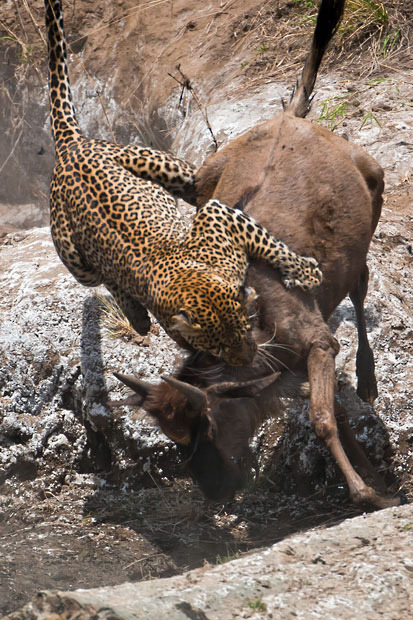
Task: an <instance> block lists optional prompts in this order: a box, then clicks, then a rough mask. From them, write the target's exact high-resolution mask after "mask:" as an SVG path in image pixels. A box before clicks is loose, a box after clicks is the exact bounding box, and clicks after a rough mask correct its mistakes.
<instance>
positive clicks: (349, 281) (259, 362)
mask: <svg viewBox="0 0 413 620" xmlns="http://www.w3.org/2000/svg"><path fill="white" fill-rule="evenodd" d="M343 9H344V0H322V2H321V5H320V9H319V14H318V18H317V25H316V29H315V32H314V37H313V42H312V46H311V50H310V53H309V55H308V57H307V60H306V62H305V65H304V69H303V72H302V75H301V77H300V79H299V81H298V84H297V87H296V89H295V93H294V95H293V97H292V99H291V101H290V103H289V104H288V105H287V106H286V108H285V110H284V112H283V113H281V114H278V115H277V116H276V117H275V118H273V119H272V120H270V121H267V122H265V123H262V124H260V125H258V126H256V127H253V128H252V129H251V130H249V131H248V132H247V133H246V134H244V135H242V136H241V137H240V138H238V139H236V140H234V141H232V142H231V143H230V144H228V145H227V146H226V147H224V148H223V149H222V150H220V151H218V152H217V153H215V154H214V155H212V156H210V157H209V158H208V159H207V160H206V161H205V163H204V164H203V165H202V166H201V167H200V169H199V170H198V171H197V173H196V192H197V200H198V203H199V204H203V203H204V202H205V201H206V200H208V199H210V198H211V197H216V198H218V199H219V200H220V201H222V202H224V203H226V204H228V205H232V206H237V207H238V208H242V209H243V210H244V211H245V212H246V213H247V214H249V215H251V216H253V217H254V218H255V219H256V220H258V221H259V222H260V223H262V224H263V225H264V226H266V227H267V228H268V229H269V230H270V231H271V232H272V233H273V234H274V235H275V236H277V237H278V238H280V239H283V240H284V241H285V242H286V243H288V244H289V245H290V247H292V248H293V249H294V250H295V251H296V252H299V253H301V254H303V255H306V256H314V257H316V259H317V260H318V261H319V263H320V265H321V269H322V271H323V275H324V281H323V283H322V285H321V287H320V288H319V290H318V291H317V293H316V294H315V295H314V296H310V295H306V294H305V293H303V292H300V291H298V290H286V289H285V288H283V286H282V284H281V282H280V279H279V277H278V275H277V274H276V273H275V272H273V271H272V270H271V269H269V268H268V267H266V266H265V265H263V264H257V263H253V264H252V265H251V267H250V269H249V274H248V283H249V284H250V285H253V286H254V288H255V290H256V291H257V293H258V299H257V302H256V305H257V307H256V313H257V315H256V318H255V327H254V336H255V338H256V341H257V342H258V343H260V344H261V347H259V351H258V354H257V355H256V357H255V359H254V361H253V363H252V364H250V365H249V366H248V367H244V368H231V367H229V366H224V365H222V364H220V365H217V362H216V360H215V361H214V360H213V359H211V358H210V357H208V356H206V355H197V356H192V357H190V358H189V359H188V360H187V361H186V362H185V363H184V366H183V368H182V369H181V370H180V371H179V373H177V375H176V377H174V378H167V377H165V381H164V382H163V383H160V384H158V385H157V386H151V385H145V384H143V383H141V382H139V381H138V380H137V379H134V378H133V377H125V376H123V375H118V377H119V378H120V379H121V380H122V381H123V382H124V383H126V384H127V385H129V386H130V387H131V388H132V389H134V390H135V392H137V394H138V395H139V397H135V398H136V400H135V402H140V403H141V405H142V406H143V407H144V408H145V409H146V410H147V411H148V412H149V413H151V414H152V415H153V416H154V417H155V418H156V420H157V422H158V423H159V425H160V427H161V428H162V430H163V431H164V432H165V433H166V434H167V435H168V436H169V437H171V438H172V439H173V440H174V441H176V442H177V443H178V444H180V445H184V446H186V447H187V455H188V463H189V468H190V470H191V473H192V475H193V477H194V478H195V479H196V480H197V481H198V483H199V484H200V487H201V488H202V490H203V491H204V492H205V493H206V495H207V496H209V497H211V498H213V499H225V498H227V497H230V496H231V495H233V494H234V492H235V491H236V490H238V489H239V488H240V487H241V486H242V484H243V481H244V475H243V474H244V472H243V457H244V456H245V454H246V452H247V450H248V442H249V440H250V439H251V437H252V436H253V434H254V431H255V430H256V428H257V426H258V424H260V423H261V422H262V421H263V420H264V419H265V418H267V417H268V416H271V415H274V413H275V412H276V411H278V408H277V400H278V398H279V396H280V395H282V394H283V393H284V392H285V391H287V392H288V393H289V394H290V395H291V394H294V392H295V391H296V392H297V391H298V390H299V389H300V388H299V382H298V379H294V377H293V376H292V375H290V374H289V373H290V370H292V371H294V372H295V373H299V372H307V374H308V380H309V388H310V411H309V417H310V420H311V422H312V424H313V427H314V429H315V432H316V433H317V435H318V437H319V438H320V439H321V440H322V441H324V443H325V445H326V446H327V447H328V449H329V450H330V452H331V454H332V456H333V457H334V459H335V461H336V462H337V464H338V466H339V468H340V469H341V471H342V473H343V474H344V477H345V479H346V481H347V484H348V487H349V490H350V495H351V498H352V500H353V502H354V503H356V504H359V505H362V506H370V507H373V508H382V507H385V506H389V505H395V504H398V503H399V500H398V499H397V498H390V497H383V496H381V495H380V494H379V493H378V492H376V491H375V490H374V489H373V488H372V487H370V486H368V485H367V484H366V483H365V482H364V481H363V479H362V478H361V477H360V475H359V474H358V473H356V471H355V470H354V468H353V466H352V464H351V463H350V460H349V456H350V457H351V458H352V459H354V460H355V461H356V462H357V464H358V465H359V466H360V467H361V469H363V470H366V469H368V461H367V459H366V457H365V456H364V454H363V452H362V450H361V448H360V447H359V445H358V444H357V442H356V440H355V437H354V434H353V433H352V431H351V429H350V426H349V424H348V422H347V418H346V415H345V411H344V410H343V408H342V407H340V406H339V405H338V404H337V403H335V397H334V391H335V357H336V355H337V352H338V350H339V345H338V343H337V341H336V339H335V338H334V337H333V336H332V334H331V332H330V329H329V327H328V325H327V322H326V321H327V319H328V317H329V316H330V315H331V313H332V312H333V310H334V309H335V308H336V307H337V306H338V304H339V303H340V302H341V301H342V300H343V299H344V297H346V295H349V296H350V299H351V301H352V303H353V305H354V309H355V313H356V319H357V330H358V340H359V345H358V351H357V362H356V371H357V378H358V386H357V393H358V395H359V396H360V397H361V398H362V399H363V400H364V401H367V402H373V401H374V399H375V398H376V396H377V387H376V379H375V373H374V359H373V353H372V351H371V348H370V346H369V343H368V340H367V334H366V323H365V317H364V307H363V304H364V299H365V296H366V293H367V286H368V277H369V272H368V268H367V265H366V255H367V252H368V248H369V243H370V240H371V237H372V235H373V233H374V230H375V228H376V226H377V223H378V220H379V217H380V210H381V205H382V192H383V187H384V184H383V171H382V169H381V167H380V166H379V165H378V164H377V162H376V161H374V160H373V159H372V158H371V157H370V156H369V155H368V154H367V153H366V152H365V151H364V150H363V149H362V148H360V147H359V146H357V145H354V144H351V143H349V142H347V141H346V140H344V139H342V138H340V137H339V136H337V135H335V134H333V133H331V132H330V131H328V130H327V129H325V128H323V127H321V126H319V125H316V124H314V123H311V122H309V121H307V120H304V118H303V117H304V116H305V114H306V112H307V110H308V108H309V101H310V94H311V91H312V89H313V86H314V82H315V79H316V75H317V71H318V67H319V64H320V62H321V58H322V56H323V54H324V51H325V49H326V47H327V44H328V42H329V41H330V39H331V37H332V36H333V34H334V32H335V30H336V28H337V25H338V23H339V20H340V18H341V16H342V13H343ZM287 369H288V370H287ZM335 410H336V414H338V415H337V419H336V416H335ZM337 422H338V423H339V425H340V427H341V429H342V431H343V432H342V437H343V441H344V444H345V446H346V451H345V450H344V448H343V444H342V443H341V441H340V437H339V434H338V428H337ZM371 469H372V468H371V467H370V471H371Z"/></svg>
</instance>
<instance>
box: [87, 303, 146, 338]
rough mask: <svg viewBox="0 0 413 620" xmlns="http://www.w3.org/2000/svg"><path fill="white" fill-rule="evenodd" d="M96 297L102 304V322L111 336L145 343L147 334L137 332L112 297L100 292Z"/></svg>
mask: <svg viewBox="0 0 413 620" xmlns="http://www.w3.org/2000/svg"><path fill="white" fill-rule="evenodd" d="M96 299H97V300H98V302H99V303H100V306H101V317H102V323H103V325H104V327H105V328H106V331H107V334H108V336H109V338H119V339H121V340H127V341H129V342H136V343H137V344H143V342H144V339H145V336H140V335H139V334H137V333H136V332H135V330H134V329H133V327H132V325H131V324H130V322H129V321H128V319H127V318H126V316H125V315H124V314H123V312H122V310H121V309H120V308H119V306H118V304H117V303H116V301H115V300H114V299H113V298H112V297H106V296H105V295H101V294H98V295H96Z"/></svg>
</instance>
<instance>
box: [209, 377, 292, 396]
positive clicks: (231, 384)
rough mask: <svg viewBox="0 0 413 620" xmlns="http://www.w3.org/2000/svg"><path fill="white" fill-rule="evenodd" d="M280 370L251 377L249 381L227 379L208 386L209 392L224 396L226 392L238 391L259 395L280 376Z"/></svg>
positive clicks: (239, 393)
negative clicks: (255, 377) (254, 377)
mask: <svg viewBox="0 0 413 620" xmlns="http://www.w3.org/2000/svg"><path fill="white" fill-rule="evenodd" d="M280 374H281V373H280V372H273V373H271V374H270V375H266V376H265V377H260V378H258V379H249V380H248V381H225V382H224V383H216V384H215V385H211V386H210V387H209V388H208V392H213V393H214V394H219V395H221V396H223V395H224V394H225V393H226V392H233V393H234V392H236V393H238V394H237V395H238V396H240V397H241V396H257V395H258V394H259V393H260V392H262V390H264V389H265V388H266V387H268V386H269V385H271V384H272V383H274V381H276V380H277V379H278V377H279V376H280Z"/></svg>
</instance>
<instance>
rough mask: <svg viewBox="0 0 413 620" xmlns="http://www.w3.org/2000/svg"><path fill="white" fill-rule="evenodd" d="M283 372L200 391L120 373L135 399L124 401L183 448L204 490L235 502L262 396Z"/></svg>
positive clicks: (218, 498)
mask: <svg viewBox="0 0 413 620" xmlns="http://www.w3.org/2000/svg"><path fill="white" fill-rule="evenodd" d="M279 374H280V373H278V372H277V373H272V374H270V375H267V376H264V377H261V378H258V379H253V380H249V381H243V382H223V383H216V384H213V385H210V386H209V387H206V388H199V387H197V386H195V385H192V384H191V383H187V382H184V381H180V380H178V379H176V378H173V377H163V380H164V382H163V383H160V384H158V385H153V384H149V383H146V382H142V381H140V380H139V379H137V378H135V377H133V376H132V377H131V376H126V375H122V374H119V373H115V376H116V377H117V378H118V379H119V380H120V381H122V382H123V383H124V384H125V385H127V386H128V387H130V388H131V389H132V390H133V391H134V392H135V395H134V396H132V397H130V398H129V399H127V400H126V401H124V403H125V404H129V405H138V404H139V405H140V406H142V407H143V408H144V409H145V410H146V411H147V412H148V413H149V414H150V415H151V416H153V417H154V418H155V419H156V421H157V423H158V424H159V426H160V428H161V430H162V431H163V432H164V433H165V434H166V435H167V436H168V437H169V438H170V439H172V440H173V441H175V442H176V443H177V444H178V446H179V447H180V450H181V453H182V456H183V458H184V459H185V461H186V463H187V464H188V468H189V471H190V473H191V475H192V477H193V478H194V480H195V481H196V482H197V483H198V485H199V486H200V488H201V490H202V492H203V493H204V494H205V495H206V496H207V497H208V498H209V499H212V500H215V501H223V500H228V499H231V498H232V497H233V496H234V494H235V493H236V492H237V491H238V490H240V489H241V488H242V487H243V486H244V484H245V478H246V470H247V465H248V462H249V460H250V459H249V458H248V457H249V455H250V449H249V440H250V439H251V437H252V436H253V434H254V431H255V429H256V427H257V424H258V423H259V421H260V419H262V413H261V412H260V408H259V403H258V400H257V396H259V395H260V394H261V392H263V391H264V390H265V389H266V388H268V387H269V386H270V385H271V384H272V383H273V382H274V381H275V380H276V379H277V378H278V377H279Z"/></svg>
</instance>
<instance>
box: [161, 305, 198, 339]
mask: <svg viewBox="0 0 413 620" xmlns="http://www.w3.org/2000/svg"><path fill="white" fill-rule="evenodd" d="M169 329H171V330H174V331H177V332H178V333H179V334H181V336H183V338H185V337H187V336H193V335H194V334H196V333H198V332H199V331H201V330H202V328H201V326H200V325H198V324H197V323H195V324H192V323H191V320H190V319H189V317H188V315H187V314H186V312H184V311H181V312H179V314H175V315H174V316H173V317H172V321H171V324H170V327H169Z"/></svg>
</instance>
